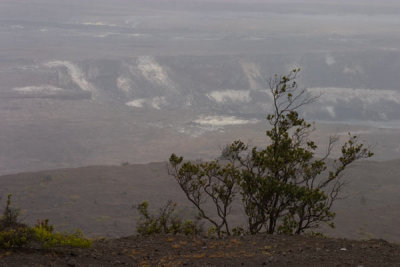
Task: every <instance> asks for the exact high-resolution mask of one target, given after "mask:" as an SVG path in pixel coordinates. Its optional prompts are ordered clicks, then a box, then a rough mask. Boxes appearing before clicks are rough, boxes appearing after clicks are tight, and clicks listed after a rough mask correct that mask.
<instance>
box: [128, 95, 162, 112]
mask: <svg viewBox="0 0 400 267" xmlns="http://www.w3.org/2000/svg"><path fill="white" fill-rule="evenodd" d="M166 104H167V101H166V100H165V97H163V96H161V97H160V96H157V97H154V98H138V99H135V100H132V101H129V102H127V103H125V105H127V106H130V107H135V108H143V107H145V106H149V107H152V108H154V109H158V110H160V109H161V107H162V106H164V105H166Z"/></svg>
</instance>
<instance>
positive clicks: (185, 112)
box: [0, 0, 400, 174]
mask: <svg viewBox="0 0 400 267" xmlns="http://www.w3.org/2000/svg"><path fill="white" fill-rule="evenodd" d="M399 12H400V3H399V2H398V1H379V2H378V1H365V0H363V1H361V0H360V1H356V0H355V1H334V2H327V1H322V0H321V1H318V0H302V1H294V0H293V1H261V0H258V1H244V0H241V1H239V0H224V1H222V0H216V1H211V0H208V1H204V0H202V1H197V0H192V1H189V0H187V1H184V0H180V1H169V0H159V1H153V0H150V1H139V0H137V1H122V0H90V1H89V0H85V1H82V0H80V1H76V0H72V1H63V0H18V1H16V0H2V1H1V2H0V116H1V117H0V124H1V125H0V129H1V130H0V173H2V174H4V173H13V172H20V171H28V170H40V169H46V168H60V167H76V166H83V165H88V164H119V163H121V162H126V161H129V162H133V163H144V162H151V161H163V160H166V159H167V158H168V155H169V154H170V153H172V152H179V153H182V154H184V155H187V156H189V157H192V158H199V157H205V158H207V157H212V156H213V155H215V154H216V153H218V149H220V147H222V146H223V145H224V144H225V143H228V142H230V141H233V140H234V139H235V138H239V137H240V138H242V139H243V140H244V141H248V142H250V143H254V144H258V143H263V142H265V138H264V130H265V114H266V113H267V112H268V111H269V110H270V104H271V97H270V95H269V91H268V89H267V83H266V80H267V79H268V78H269V77H271V76H273V75H274V74H285V73H287V72H288V71H289V70H291V69H293V68H297V67H299V68H301V75H300V76H299V78H298V82H299V84H300V86H301V87H303V88H305V89H306V90H307V92H308V93H310V94H314V95H320V98H319V101H318V102H317V103H315V104H312V105H309V106H307V107H305V108H304V109H302V110H301V113H302V115H304V116H305V117H306V119H308V120H310V121H315V122H316V128H317V131H316V132H315V135H314V137H315V138H316V139H317V140H318V141H319V143H320V144H323V143H324V141H326V140H327V137H328V135H331V134H338V135H339V136H343V137H344V136H345V134H344V133H347V132H349V131H352V132H354V133H357V134H360V136H361V137H362V138H363V140H366V141H367V142H368V143H370V144H371V145H372V146H373V147H374V149H375V152H376V157H375V159H377V160H387V159H394V158H400V145H399V144H400V134H399V132H400V119H399V118H400V81H399V77H400V76H399V74H400V17H399V16H398V14H399Z"/></svg>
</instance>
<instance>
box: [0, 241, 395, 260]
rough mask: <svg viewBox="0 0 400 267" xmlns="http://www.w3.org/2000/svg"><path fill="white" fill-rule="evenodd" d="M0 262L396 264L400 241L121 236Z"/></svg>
mask: <svg viewBox="0 0 400 267" xmlns="http://www.w3.org/2000/svg"><path fill="white" fill-rule="evenodd" d="M0 265H1V266H262V265H267V266H400V245H397V244H392V243H388V242H386V241H384V240H369V241H353V240H346V239H332V238H322V237H311V236H265V235H257V236H245V237H231V238H226V239H223V240H218V239H207V238H201V237H185V236H153V237H136V236H135V237H134V236H132V237H125V238H120V239H103V240H97V241H95V242H94V244H93V247H92V248H90V249H52V250H48V251H43V250H34V249H22V250H0Z"/></svg>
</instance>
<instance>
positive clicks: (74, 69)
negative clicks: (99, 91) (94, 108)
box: [44, 61, 96, 96]
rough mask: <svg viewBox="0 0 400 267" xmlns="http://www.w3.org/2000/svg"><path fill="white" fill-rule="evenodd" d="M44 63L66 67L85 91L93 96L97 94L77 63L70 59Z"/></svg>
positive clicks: (75, 81)
mask: <svg viewBox="0 0 400 267" xmlns="http://www.w3.org/2000/svg"><path fill="white" fill-rule="evenodd" d="M44 65H45V66H47V67H49V68H54V67H66V68H67V70H68V74H69V75H70V76H71V79H72V81H73V82H74V83H76V84H77V85H78V86H79V87H80V88H81V89H82V90H83V91H88V92H91V93H92V95H93V96H94V95H95V94H96V88H95V87H94V86H93V85H92V84H91V83H90V82H88V81H87V80H86V78H85V75H84V73H83V72H82V71H81V69H79V67H78V66H76V65H75V64H73V63H71V62H69V61H51V62H47V63H46V64H44Z"/></svg>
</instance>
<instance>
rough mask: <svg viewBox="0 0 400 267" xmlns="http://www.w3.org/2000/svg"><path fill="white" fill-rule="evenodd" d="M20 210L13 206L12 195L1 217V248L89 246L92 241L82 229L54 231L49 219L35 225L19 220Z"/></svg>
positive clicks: (9, 196)
mask: <svg viewBox="0 0 400 267" xmlns="http://www.w3.org/2000/svg"><path fill="white" fill-rule="evenodd" d="M18 216H19V210H18V209H15V208H12V207H11V195H8V199H7V205H6V207H5V209H4V212H3V216H2V217H1V219H0V248H6V249H10V248H20V247H26V246H30V245H36V246H39V247H41V248H44V249H49V248H53V247H79V248H87V247H90V246H91V245H92V241H91V240H89V239H87V238H85V237H84V235H83V234H82V232H81V231H80V230H77V231H76V232H75V233H72V234H68V233H58V232H54V227H53V226H52V225H50V224H49V221H48V220H44V221H38V223H37V224H36V225H35V226H34V227H30V226H28V225H25V224H22V223H20V222H19V221H18Z"/></svg>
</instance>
